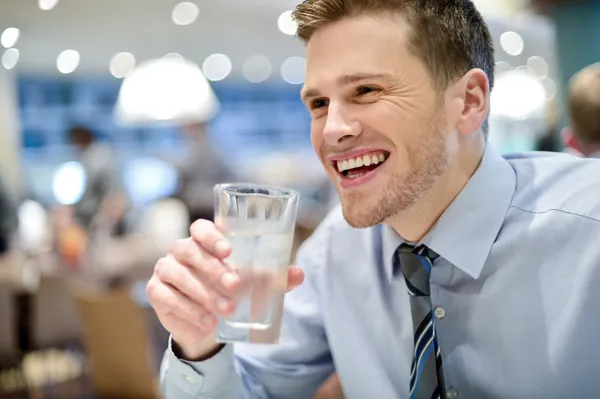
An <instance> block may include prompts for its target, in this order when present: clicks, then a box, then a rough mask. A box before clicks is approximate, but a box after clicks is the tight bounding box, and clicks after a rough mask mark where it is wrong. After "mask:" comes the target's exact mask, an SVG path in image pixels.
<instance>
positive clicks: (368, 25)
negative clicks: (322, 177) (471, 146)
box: [302, 16, 449, 227]
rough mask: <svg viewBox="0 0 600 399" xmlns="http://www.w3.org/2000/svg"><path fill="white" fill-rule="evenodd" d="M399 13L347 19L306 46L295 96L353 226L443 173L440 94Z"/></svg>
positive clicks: (384, 212) (382, 214) (398, 206)
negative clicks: (304, 107) (304, 69)
mask: <svg viewBox="0 0 600 399" xmlns="http://www.w3.org/2000/svg"><path fill="white" fill-rule="evenodd" d="M403 24H404V23H403V19H402V18H401V17H378V16H361V17H356V18H347V19H343V20H341V21H339V22H336V23H333V24H330V25H328V26H326V27H324V28H321V29H319V30H318V31H317V32H316V33H315V34H314V35H313V37H312V38H311V39H310V41H309V43H308V45H307V77H306V85H305V87H304V90H303V94H302V95H303V99H304V101H305V103H306V105H307V107H308V108H309V110H310V112H311V115H312V127H311V139H312V143H313V146H314V148H315V151H316V152H317V154H318V156H319V158H320V160H321V162H322V163H323V165H324V166H325V168H326V170H327V172H328V174H329V176H330V177H331V179H332V180H333V181H334V182H335V184H336V186H337V190H338V193H339V196H340V199H341V202H342V208H343V212H344V217H345V218H346V220H347V222H348V223H349V224H350V225H352V226H354V227H369V226H372V225H375V224H377V223H381V222H385V221H386V220H387V219H389V218H390V217H392V216H395V215H396V214H398V213H400V212H402V211H403V210H405V209H407V208H408V207H410V206H411V205H412V204H413V203H414V202H415V201H417V200H418V199H419V198H420V197H421V196H422V195H423V194H424V193H425V192H427V190H429V188H431V186H432V185H433V183H435V182H436V181H437V180H438V179H439V178H440V177H441V176H442V175H443V174H444V173H445V171H446V169H447V153H446V143H445V134H444V131H446V129H449V127H448V126H446V118H445V117H444V106H443V101H442V100H441V98H442V97H441V96H440V95H439V93H438V92H437V91H436V90H435V88H434V84H433V80H432V78H431V76H430V74H429V72H428V69H427V68H426V66H425V65H424V64H423V63H422V62H421V61H420V60H419V59H418V58H417V57H416V56H414V55H412V54H411V52H410V51H409V49H408V45H407V35H406V29H407V28H406V27H405V26H403Z"/></svg>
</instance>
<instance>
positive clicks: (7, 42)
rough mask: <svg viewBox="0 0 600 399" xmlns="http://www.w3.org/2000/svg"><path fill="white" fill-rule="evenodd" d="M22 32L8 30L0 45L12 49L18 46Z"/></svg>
mask: <svg viewBox="0 0 600 399" xmlns="http://www.w3.org/2000/svg"><path fill="white" fill-rule="evenodd" d="M20 33H21V31H19V29H17V28H6V29H5V30H4V32H2V36H1V37H0V44H2V46H4V47H5V48H11V47H13V46H14V45H15V44H17V40H19V35H20Z"/></svg>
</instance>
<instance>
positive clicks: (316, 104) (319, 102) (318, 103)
mask: <svg viewBox="0 0 600 399" xmlns="http://www.w3.org/2000/svg"><path fill="white" fill-rule="evenodd" d="M328 105H329V100H327V99H325V98H318V99H316V100H313V101H311V103H310V108H311V109H319V108H323V107H326V106H328Z"/></svg>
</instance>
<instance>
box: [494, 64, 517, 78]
mask: <svg viewBox="0 0 600 399" xmlns="http://www.w3.org/2000/svg"><path fill="white" fill-rule="evenodd" d="M513 69H514V68H513V66H512V65H510V64H509V63H508V62H504V61H498V62H496V68H495V70H494V72H495V74H496V75H500V74H502V73H504V72H509V71H512V70H513Z"/></svg>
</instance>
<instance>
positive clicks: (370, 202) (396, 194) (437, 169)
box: [338, 117, 448, 228]
mask: <svg viewBox="0 0 600 399" xmlns="http://www.w3.org/2000/svg"><path fill="white" fill-rule="evenodd" d="M440 119H441V120H443V118H442V117H440V118H438V121H437V123H434V124H433V125H432V126H431V128H430V131H429V132H428V133H427V134H426V135H425V136H424V137H423V139H422V144H421V145H420V147H419V148H418V149H417V150H415V151H414V152H413V153H412V154H411V160H412V162H411V165H410V170H409V171H408V172H406V173H404V174H400V173H394V174H392V175H391V177H390V180H389V182H388V185H387V186H386V187H384V189H383V190H378V191H379V193H377V192H373V193H367V194H365V193H346V194H343V195H342V194H341V193H340V192H339V191H338V195H339V196H340V200H341V203H342V212H343V215H344V218H345V219H346V222H347V223H348V224H349V225H350V226H352V227H354V228H368V227H372V226H374V225H376V224H379V223H383V222H385V221H386V220H388V219H390V218H392V217H394V216H396V215H398V214H400V213H402V212H404V211H406V210H407V209H409V208H410V207H411V206H413V205H414V204H415V203H416V202H417V201H418V200H419V199H420V198H422V197H423V195H424V194H425V193H427V191H429V190H430V189H431V187H432V186H433V185H434V183H435V182H436V181H438V179H439V178H440V177H441V176H442V175H443V174H444V173H445V172H446V169H447V165H448V159H447V155H446V151H445V145H444V135H443V133H442V130H441V129H442V126H443V125H442V124H441V120H440Z"/></svg>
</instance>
